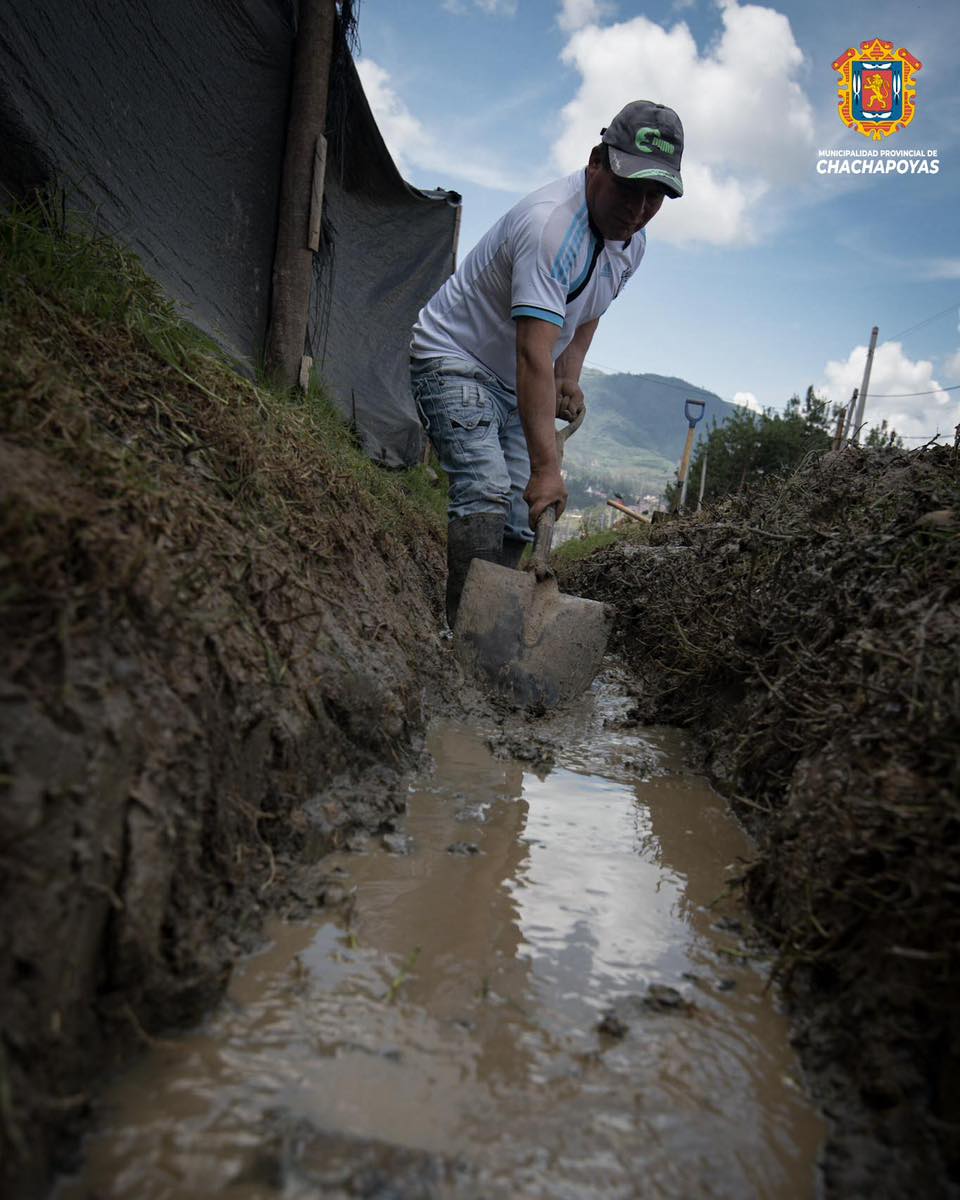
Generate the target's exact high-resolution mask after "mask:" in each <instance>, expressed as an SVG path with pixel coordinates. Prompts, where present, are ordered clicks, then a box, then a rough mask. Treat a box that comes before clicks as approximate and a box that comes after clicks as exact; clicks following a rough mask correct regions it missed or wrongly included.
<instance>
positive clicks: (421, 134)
mask: <svg viewBox="0 0 960 1200" xmlns="http://www.w3.org/2000/svg"><path fill="white" fill-rule="evenodd" d="M356 66H357V72H358V74H359V75H360V82H361V83H362V84H363V90H364V93H365V94H366V97H367V101H368V103H369V105H370V108H371V110H372V111H373V115H374V118H375V120H376V122H377V125H378V127H379V129H380V133H381V134H382V135H383V140H384V141H385V142H386V144H387V149H388V150H389V151H390V153H391V154H392V155H393V159H394V162H395V163H396V164H397V167H398V169H399V171H400V173H401V174H402V175H403V176H404V178H407V179H410V178H412V177H415V176H419V177H420V179H421V182H423V184H424V186H426V187H434V186H440V187H447V186H449V185H450V184H451V182H453V181H455V180H457V179H460V180H466V181H467V182H468V183H475V184H478V185H479V186H480V187H485V188H493V189H494V190H496V191H505V192H517V191H520V190H523V189H524V180H522V179H518V178H517V175H516V173H515V172H511V171H508V170H507V168H506V167H505V166H503V165H502V164H500V163H498V162H496V161H495V160H494V159H493V158H491V156H490V155H489V153H487V152H484V151H483V150H482V149H478V148H476V147H473V148H472V149H471V152H470V155H469V158H468V159H466V160H465V158H464V155H463V154H462V152H460V151H458V150H457V149H456V148H454V147H450V148H447V147H445V146H444V144H443V140H442V139H441V138H439V137H437V136H436V135H435V134H433V133H432V132H431V131H430V130H428V129H427V128H426V126H425V125H424V124H423V122H422V121H421V120H420V119H419V118H418V117H416V116H414V114H413V113H412V112H411V111H410V110H409V108H407V106H406V104H405V103H404V102H403V100H402V99H401V97H400V96H399V95H398V94H397V92H396V90H395V89H394V87H393V85H392V83H391V79H390V73H389V72H388V71H386V70H385V69H384V68H383V67H381V66H380V64H379V63H377V62H374V60H373V59H372V58H358V59H357V61H356ZM427 171H429V172H430V177H429V178H428V179H426V180H425V181H424V180H423V178H422V177H423V174H424V172H427ZM532 186H534V185H533V184H531V187H532Z"/></svg>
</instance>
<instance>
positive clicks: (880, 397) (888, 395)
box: [868, 383, 960, 400]
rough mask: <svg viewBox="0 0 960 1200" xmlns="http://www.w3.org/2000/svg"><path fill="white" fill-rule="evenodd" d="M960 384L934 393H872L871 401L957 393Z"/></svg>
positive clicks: (951, 385)
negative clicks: (938, 393)
mask: <svg viewBox="0 0 960 1200" xmlns="http://www.w3.org/2000/svg"><path fill="white" fill-rule="evenodd" d="M958 388H960V383H951V384H950V386H949V387H939V388H934V389H933V391H932V392H870V394H869V396H868V399H870V400H902V399H904V398H905V397H906V396H935V395H936V394H937V392H955V391H956V390H957V389H958Z"/></svg>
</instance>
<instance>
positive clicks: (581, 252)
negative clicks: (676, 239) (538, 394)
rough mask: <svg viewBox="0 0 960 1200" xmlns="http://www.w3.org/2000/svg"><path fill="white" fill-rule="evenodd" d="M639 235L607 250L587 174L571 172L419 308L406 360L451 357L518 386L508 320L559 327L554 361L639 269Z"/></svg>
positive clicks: (517, 210)
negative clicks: (590, 204) (591, 208)
mask: <svg viewBox="0 0 960 1200" xmlns="http://www.w3.org/2000/svg"><path fill="white" fill-rule="evenodd" d="M646 244H647V240H646V235H645V233H644V231H643V230H641V231H640V232H639V233H637V234H635V235H634V236H633V237H632V238H631V239H630V241H629V242H607V241H604V240H603V239H602V238H601V237H600V236H599V235H598V234H597V233H595V232H594V230H593V227H592V226H591V224H590V220H589V217H588V215H587V198H586V172H585V171H583V170H580V171H575V172H574V173H573V174H572V175H567V176H565V177H564V178H563V179H558V180H556V181H555V182H554V183H548V184H547V185H546V187H542V188H539V189H538V190H537V191H535V192H531V194H530V195H529V196H525V197H524V198H523V200H521V201H520V202H519V203H518V204H515V205H514V206H513V208H511V209H510V211H509V212H508V213H506V214H505V215H504V216H503V217H501V218H500V220H499V221H498V222H497V223H496V225H494V226H493V228H492V229H490V230H488V232H487V233H485V234H484V236H483V237H482V238H481V239H480V241H479V242H478V243H477V244H476V246H474V248H473V249H472V250H471V251H470V253H469V254H468V255H467V256H466V258H465V259H464V260H463V262H462V263H461V264H460V266H459V267H458V268H457V270H456V273H455V274H453V275H451V276H450V278H449V279H448V280H447V281H446V283H445V284H444V285H443V287H441V288H440V290H439V291H438V292H437V293H436V294H435V295H434V296H433V298H432V299H431V300H430V301H428V303H427V304H426V305H425V307H424V308H422V309H421V310H420V313H419V316H418V317H417V322H416V324H415V325H414V327H413V338H412V340H411V343H410V353H411V354H412V355H413V356H414V358H437V357H441V356H443V355H455V356H456V357H457V358H465V359H467V360H468V361H471V362H476V363H478V364H479V365H480V366H482V367H486V369H487V370H488V371H492V372H493V374H494V375H496V376H497V377H498V378H499V379H500V380H501V382H502V383H503V384H504V385H505V386H506V387H508V388H509V389H510V390H511V391H514V390H515V389H516V381H517V363H516V355H517V341H516V338H517V335H516V324H515V322H516V318H517V317H538V318H539V319H540V320H542V321H549V322H550V323H551V324H553V325H557V326H559V327H560V335H559V337H558V338H557V341H556V345H555V347H554V358H555V359H556V358H558V357H559V356H560V354H561V353H562V352H563V350H564V349H565V348H566V347H567V345H568V344H569V343H570V340H571V339H572V338H573V335H574V334H575V333H576V331H577V328H578V326H580V325H583V324H585V323H586V322H587V321H592V320H593V319H594V317H599V316H601V315H602V314H603V313H605V312H606V310H607V307H608V306H609V304H610V301H611V300H613V298H614V297H615V296H618V295H619V294H620V292H621V291H623V288H624V285H625V284H626V282H627V280H628V279H629V278H630V276H631V275H632V274H633V272H634V271H635V270H636V269H637V267H638V266H639V265H640V260H641V259H642V258H643V252H644V249H645V248H646Z"/></svg>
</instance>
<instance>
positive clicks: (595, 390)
mask: <svg viewBox="0 0 960 1200" xmlns="http://www.w3.org/2000/svg"><path fill="white" fill-rule="evenodd" d="M580 383H581V386H582V387H583V392H584V396H585V397H586V401H587V418H586V420H585V421H584V423H583V425H582V426H581V427H580V429H579V430H578V431H577V433H576V434H575V435H574V436H573V437H572V438H571V439H570V440H569V442H567V445H566V448H565V450H564V464H563V465H564V467H565V468H566V469H567V474H568V487H570V489H571V502H572V503H573V502H575V499H574V497H575V495H576V494H577V493H579V492H581V491H582V490H583V489H584V488H585V487H586V485H588V484H589V485H592V486H594V487H597V488H600V489H601V490H605V491H619V492H621V493H622V494H623V495H624V496H627V497H628V498H630V496H629V495H628V493H632V494H634V495H641V494H643V493H645V492H654V493H659V492H660V491H662V490H663V488H664V486H665V485H666V484H667V483H668V482H669V481H670V480H671V479H673V478H674V476H675V475H676V472H677V466H678V464H679V462H680V455H681V454H682V453H683V443H684V440H685V438H686V436H687V421H686V418H685V417H684V415H683V406H684V401H685V400H688V399H690V400H703V401H705V403H706V408H705V410H704V416H703V420H701V422H700V423H699V424H698V425H697V433H698V435H699V434H701V433H702V432H703V431H705V429H706V428H707V427H708V426H709V425H710V423H711V421H712V420H716V421H717V423H718V424H722V423H723V422H724V421H725V420H726V419H727V417H728V416H729V415H730V413H731V412H733V411H734V409H735V407H736V406H735V405H733V404H728V403H727V402H726V401H724V400H721V399H720V397H719V396H716V395H714V393H713V392H708V391H706V389H704V388H700V387H695V386H694V385H693V384H690V383H687V382H686V381H685V380H683V379H677V378H675V377H672V376H665V375H630V374H619V375H607V374H604V373H603V372H602V371H596V370H592V369H591V368H589V367H586V368H584V371H583V375H582V377H581V380H580ZM571 485H573V486H571Z"/></svg>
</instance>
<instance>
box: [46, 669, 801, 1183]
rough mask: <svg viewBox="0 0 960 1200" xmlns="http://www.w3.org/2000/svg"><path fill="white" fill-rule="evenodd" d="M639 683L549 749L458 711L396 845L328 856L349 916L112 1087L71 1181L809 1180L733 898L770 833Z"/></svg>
mask: <svg viewBox="0 0 960 1200" xmlns="http://www.w3.org/2000/svg"><path fill="white" fill-rule="evenodd" d="M626 705H627V702H626V701H625V700H624V698H623V697H622V696H621V695H620V694H619V693H618V691H617V689H616V687H615V686H614V685H611V684H606V685H602V686H600V687H599V688H598V689H597V692H596V694H595V695H594V696H593V697H591V698H589V699H587V700H585V701H584V702H583V704H582V705H581V707H580V708H579V709H578V710H577V711H576V712H575V713H574V714H573V715H572V716H570V717H568V718H566V719H565V721H564V722H563V723H561V724H555V725H553V726H550V725H544V724H540V725H538V726H536V727H526V728H527V731H528V732H529V730H530V729H531V728H536V730H537V734H538V736H540V737H541V738H546V739H547V740H548V741H549V740H552V741H553V742H555V743H558V744H559V745H560V746H561V747H562V748H559V749H557V750H556V751H555V754H554V761H553V762H552V763H551V762H550V761H549V753H548V754H547V755H544V754H542V753H540V752H539V751H538V750H537V748H536V747H533V748H531V747H530V745H529V744H528V742H527V741H526V740H525V738H526V735H520V737H519V740H517V734H516V731H514V733H513V734H511V735H510V736H508V738H507V739H503V738H501V740H500V742H499V743H497V744H496V753H494V752H493V751H492V750H491V748H490V745H489V744H488V736H489V734H490V732H491V731H490V730H486V731H484V730H478V729H476V728H472V727H469V726H465V725H457V724H450V723H448V724H443V725H439V726H437V727H435V728H434V730H433V732H432V735H431V738H430V742H429V749H430V751H431V754H432V756H433V758H434V760H435V764H436V765H435V770H434V771H432V773H427V774H425V775H424V776H423V777H422V778H420V779H419V780H418V781H417V782H416V783H415V784H414V785H413V786H412V787H411V794H410V803H409V812H408V816H407V818H406V819H405V822H404V826H403V829H402V831H401V832H400V834H398V835H395V836H393V837H392V838H389V839H388V842H389V844H390V849H389V850H388V849H385V848H384V847H383V846H382V845H381V844H380V841H379V839H377V840H371V841H370V842H369V843H368V844H367V845H366V846H360V847H357V848H356V850H355V852H354V853H350V854H344V855H340V856H338V857H337V858H336V859H335V860H334V861H332V862H331V861H329V860H328V861H327V862H326V863H325V864H324V868H325V870H326V871H327V876H328V880H329V881H330V882H329V886H328V892H329V893H330V894H335V893H336V892H338V891H339V892H341V893H342V894H343V895H344V897H345V901H344V903H343V904H342V905H341V906H340V908H339V909H338V914H337V915H336V916H334V915H332V914H330V913H329V912H326V911H325V912H324V913H323V914H322V915H321V916H319V917H318V918H317V919H315V920H314V921H312V922H310V923H309V924H282V923H276V924H274V925H273V927H272V928H271V929H270V930H269V936H270V943H269V945H268V946H267V948H266V949H265V950H263V951H262V952H261V953H259V954H257V955H255V956H253V957H252V958H251V959H249V960H248V961H247V962H245V963H244V964H243V965H242V966H241V967H240V968H239V969H238V970H237V972H236V973H235V977H234V979H233V982H232V984H231V987H230V990H229V994H228V998H227V1001H226V1003H225V1004H224V1005H223V1006H222V1007H221V1009H220V1010H219V1011H218V1012H217V1013H216V1014H215V1015H214V1016H213V1017H212V1018H211V1019H210V1020H209V1021H208V1022H207V1023H206V1024H205V1025H204V1026H203V1027H202V1028H201V1029H198V1030H196V1031H194V1032H192V1033H189V1034H187V1035H184V1036H182V1037H179V1038H177V1039H175V1040H173V1041H168V1042H166V1043H164V1044H162V1045H159V1046H157V1047H156V1048H155V1049H154V1050H152V1051H151V1052H150V1053H149V1054H148V1055H147V1056H146V1057H145V1058H144V1059H143V1060H142V1061H141V1062H140V1063H139V1064H138V1065H137V1066H136V1067H135V1068H134V1069H133V1070H131V1071H130V1072H129V1073H128V1074H127V1075H126V1076H124V1077H123V1078H122V1079H121V1080H120V1081H119V1082H118V1083H117V1084H116V1085H115V1086H114V1087H113V1088H112V1089H111V1091H110V1093H109V1094H108V1096H107V1097H106V1100H105V1102H104V1111H103V1119H102V1122H101V1123H100V1126H99V1128H98V1131H97V1132H96V1133H95V1134H94V1135H91V1137H90V1138H88V1141H87V1145H86V1165H85V1168H84V1172H83V1174H82V1177H80V1178H78V1179H74V1180H65V1181H62V1182H61V1185H60V1187H59V1188H58V1190H57V1193H56V1194H57V1197H58V1200H79V1198H80V1197H83V1198H85V1200H89V1198H92V1197H98V1198H100V1200H106V1198H108V1197H111V1198H112V1197H116V1198H119V1197H137V1198H138V1200H161V1198H171V1200H173V1198H176V1200H193V1198H194V1197H196V1198H198V1200H199V1198H200V1197H212V1196H223V1197H229V1198H230V1200H272V1198H276V1197H280V1196H282V1197H288V1198H292V1197H296V1198H299V1197H304V1198H306V1197H313V1196H329V1197H340V1196H343V1197H350V1196H368V1197H381V1198H382V1200H387V1198H388V1197H389V1198H391V1200H413V1198H414V1197H417V1198H420V1197H423V1198H429V1197H446V1196H450V1197H476V1198H480V1197H491V1198H492V1197H545V1198H546V1197H557V1198H560V1197H563V1198H569V1200H580V1198H587V1197H597V1198H598V1200H599V1198H602V1200H614V1198H620V1197H624V1198H626V1197H636V1196H643V1197H677V1198H680V1197H683V1198H684V1200H687V1198H693V1197H737V1198H740V1197H770V1198H774V1197H784V1198H787V1197H789V1198H790V1200H798V1198H800V1197H804V1196H812V1195H814V1194H815V1180H814V1159H815V1155H816V1150H817V1146H818V1143H819V1141H820V1138H821V1135H822V1128H821V1125H820V1122H819V1120H818V1118H817V1116H816V1115H815V1113H814V1111H813V1110H812V1108H811V1106H810V1104H809V1103H808V1101H807V1100H806V1099H805V1097H804V1095H803V1092H802V1090H801V1088H800V1086H799V1083H798V1079H797V1075H796V1070H797V1068H796V1063H795V1060H794V1057H793V1054H792V1052H791V1051H790V1048H789V1046H788V1043H787V1033H786V1026H785V1022H784V1020H783V1018H782V1016H781V1015H780V1014H779V1013H778V1011H777V1009H776V1007H775V1002H774V998H773V996H772V995H771V993H770V992H769V990H766V989H765V986H764V985H765V982H766V979H765V974H764V968H763V964H762V963H758V962H756V961H755V960H754V959H753V957H752V955H751V952H750V949H749V947H748V946H747V944H746V943H745V942H744V941H743V939H742V937H741V933H740V925H739V922H740V921H741V920H743V914H741V913H737V911H736V909H735V907H734V906H733V903H732V901H731V900H730V898H729V896H724V895H723V893H724V891H725V884H726V883H727V880H728V878H729V875H730V872H731V869H732V868H735V865H736V863H737V860H738V858H740V857H741V856H742V855H744V854H746V853H748V852H749V847H748V845H747V842H746V840H745V838H744V836H743V835H742V833H741V832H740V830H739V829H738V828H737V826H736V825H735V824H734V823H733V822H732V821H731V820H730V818H729V817H728V816H727V815H726V813H725V810H724V806H723V803H722V801H721V800H720V799H719V798H718V797H717V796H716V795H715V794H714V793H713V792H712V791H711V789H710V788H709V786H708V785H707V784H706V783H705V782H704V781H703V780H702V779H700V778H698V777H697V776H696V775H694V774H692V773H690V771H689V770H688V769H687V768H686V767H685V765H684V762H685V757H684V746H683V743H682V742H681V740H680V739H679V737H678V735H677V734H676V733H675V732H674V731H669V730H653V731H651V730H640V729H637V728H630V727H623V726H622V723H621V721H620V720H619V718H620V717H621V716H622V714H623V712H624V710H625V708H626ZM494 732H496V731H494ZM504 740H505V741H506V742H507V743H509V744H508V745H506V746H505V745H504V744H503V742H504ZM511 748H512V749H513V750H514V751H516V752H518V753H519V754H520V755H522V756H523V757H522V759H518V758H516V757H514V756H513V755H512V754H511V753H510V750H511ZM538 760H539V761H538ZM398 851H402V852H398ZM353 889H355V890H353ZM334 898H335V897H334Z"/></svg>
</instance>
